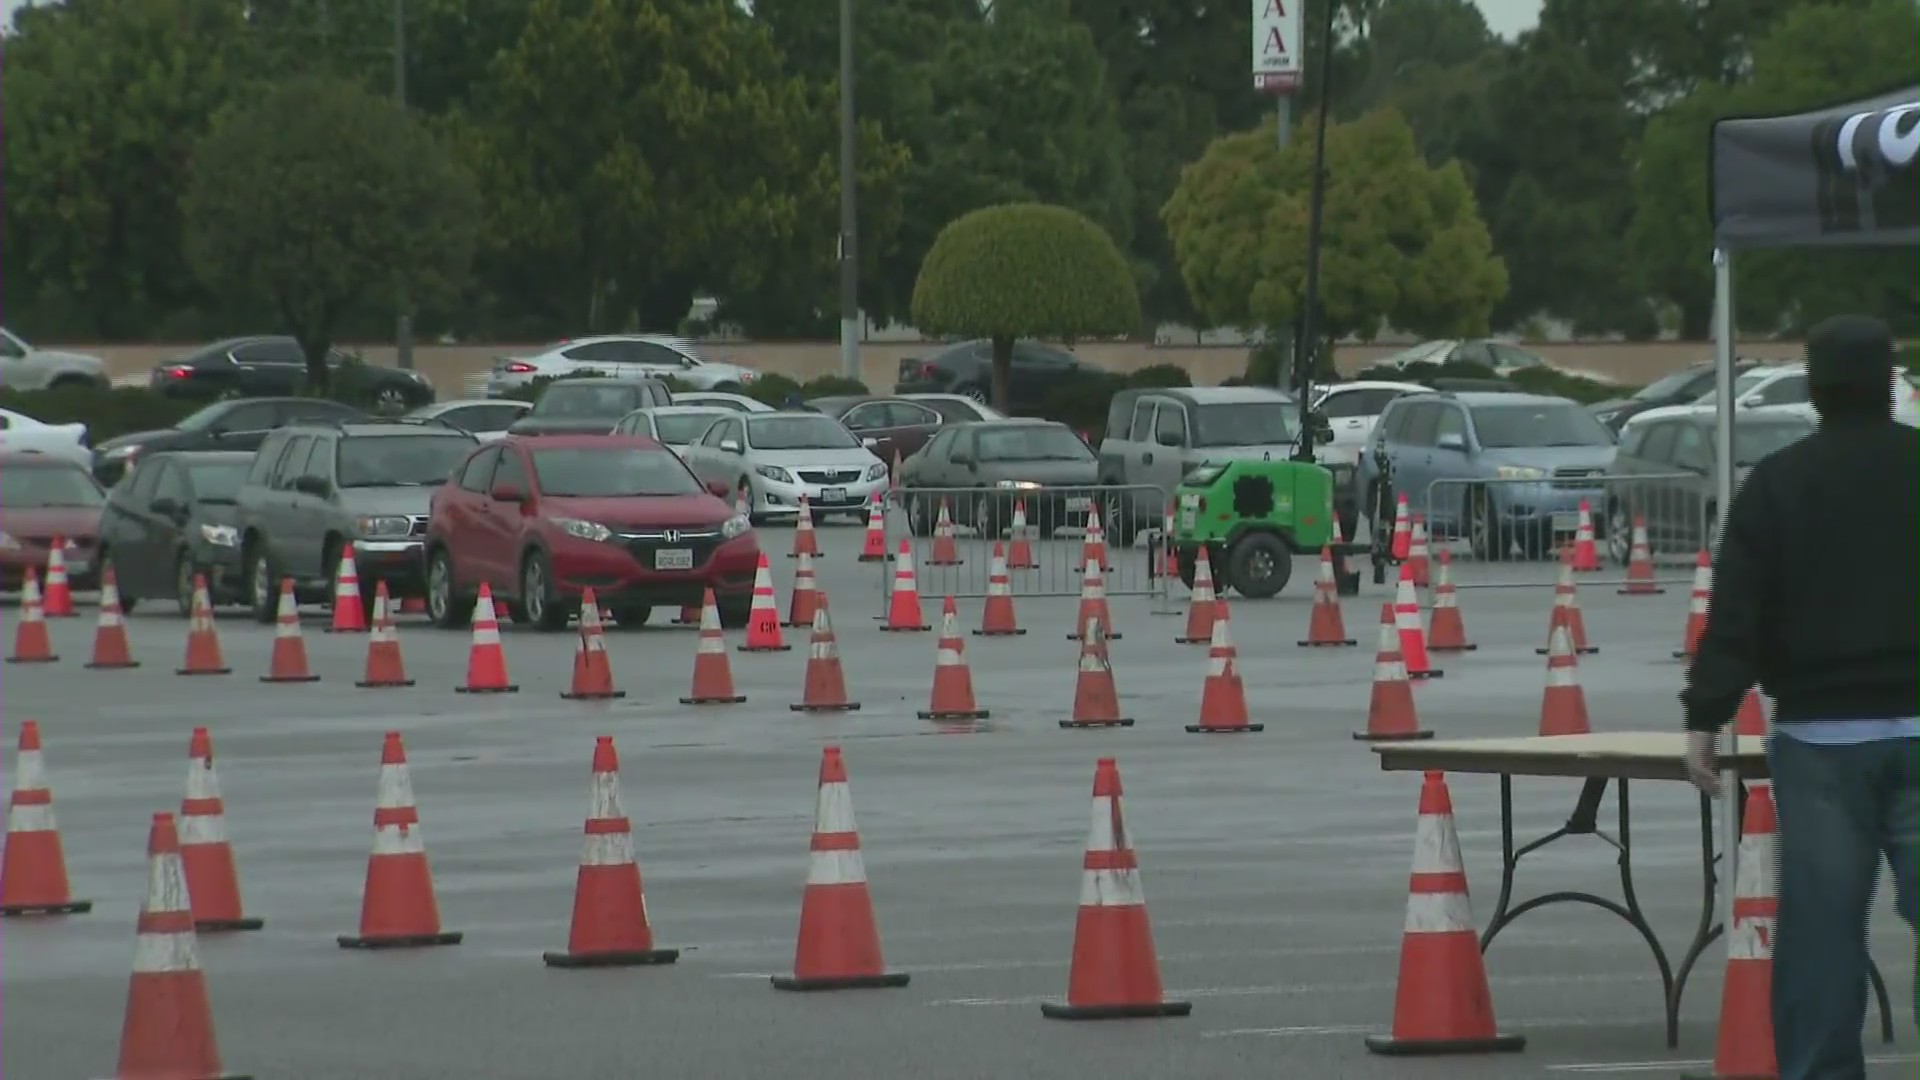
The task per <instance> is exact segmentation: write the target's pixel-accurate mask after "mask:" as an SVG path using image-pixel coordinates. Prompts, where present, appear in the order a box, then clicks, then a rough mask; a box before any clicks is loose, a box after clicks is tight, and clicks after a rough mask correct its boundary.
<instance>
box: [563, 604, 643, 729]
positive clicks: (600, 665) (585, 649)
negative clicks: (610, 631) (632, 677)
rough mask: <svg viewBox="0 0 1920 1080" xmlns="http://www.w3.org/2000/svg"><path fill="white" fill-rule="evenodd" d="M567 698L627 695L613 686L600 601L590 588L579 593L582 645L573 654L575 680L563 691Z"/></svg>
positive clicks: (601, 697)
mask: <svg viewBox="0 0 1920 1080" xmlns="http://www.w3.org/2000/svg"><path fill="white" fill-rule="evenodd" d="M560 696H561V697H563V698H566V699H567V700H568V701H607V700H611V699H613V698H623V697H626V696H627V692H626V691H625V690H615V689H614V688H613V665H612V664H611V663H610V662H608V660H607V631H606V628H605V627H604V626H602V625H601V623H600V601H599V600H598V599H596V598H595V597H594V595H593V590H592V589H591V588H588V589H585V590H583V591H582V593H581V596H580V646H579V648H577V649H576V650H574V654H573V682H572V683H571V684H570V685H569V686H568V688H567V689H566V690H565V691H564V692H562V693H561V695H560Z"/></svg>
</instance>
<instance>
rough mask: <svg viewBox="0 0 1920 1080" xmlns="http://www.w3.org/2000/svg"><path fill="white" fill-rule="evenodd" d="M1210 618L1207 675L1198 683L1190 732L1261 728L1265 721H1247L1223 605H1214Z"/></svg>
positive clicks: (1237, 660) (1243, 690)
mask: <svg viewBox="0 0 1920 1080" xmlns="http://www.w3.org/2000/svg"><path fill="white" fill-rule="evenodd" d="M1218 609H1219V614H1218V617H1216V618H1215V619H1214V620H1213V645H1212V646H1211V647H1210V648H1209V649H1208V650H1207V678H1206V682H1204V683H1202V684H1201V687H1200V722H1199V723H1197V724H1189V725H1187V730H1188V731H1191V732H1206V733H1209V734H1211V733H1214V732H1240V731H1248V732H1252V731H1265V730H1266V729H1267V725H1265V724H1251V723H1248V722H1247V688H1246V686H1245V685H1244V684H1243V683H1241V681H1240V654H1239V652H1238V650H1236V649H1235V648H1234V647H1233V634H1232V632H1231V631H1230V630H1229V628H1228V621H1227V605H1225V604H1220V605H1218Z"/></svg>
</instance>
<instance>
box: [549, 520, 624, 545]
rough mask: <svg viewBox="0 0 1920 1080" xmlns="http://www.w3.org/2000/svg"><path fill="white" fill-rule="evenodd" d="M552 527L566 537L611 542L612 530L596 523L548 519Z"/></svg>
mask: <svg viewBox="0 0 1920 1080" xmlns="http://www.w3.org/2000/svg"><path fill="white" fill-rule="evenodd" d="M547 520H548V521H551V522H553V524H554V527H556V528H558V529H559V530H560V531H561V532H563V533H566V534H567V535H568V536H577V537H579V538H580V539H582V540H611V539H613V530H612V529H609V528H607V527H606V526H605V525H602V524H600V523H599V522H597V521H581V520H580V519H579V518H563V517H556V518H548V519H547Z"/></svg>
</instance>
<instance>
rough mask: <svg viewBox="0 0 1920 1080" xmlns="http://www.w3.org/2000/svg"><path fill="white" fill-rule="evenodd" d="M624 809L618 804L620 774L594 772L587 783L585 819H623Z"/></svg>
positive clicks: (625, 815) (624, 817) (624, 816)
mask: <svg viewBox="0 0 1920 1080" xmlns="http://www.w3.org/2000/svg"><path fill="white" fill-rule="evenodd" d="M626 817H627V814H626V811H625V810H623V809H621V806H620V776H619V774H618V773H610V772H596V773H594V774H593V779H592V780H591V781H590V782H589V783H588V790H587V819H588V820H590V821H614V820H619V821H624V820H626Z"/></svg>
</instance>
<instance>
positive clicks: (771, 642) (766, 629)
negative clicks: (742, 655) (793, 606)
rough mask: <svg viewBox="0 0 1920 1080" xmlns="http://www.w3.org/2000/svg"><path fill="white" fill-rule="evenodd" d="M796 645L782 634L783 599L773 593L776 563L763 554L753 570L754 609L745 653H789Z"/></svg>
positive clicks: (743, 647) (749, 615)
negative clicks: (781, 609) (781, 611)
mask: <svg viewBox="0 0 1920 1080" xmlns="http://www.w3.org/2000/svg"><path fill="white" fill-rule="evenodd" d="M791 648H793V646H791V645H789V644H787V640H786V638H785V637H783V636H782V635H781V633H780V601H779V600H778V599H776V598H775V597H774V595H773V565H772V564H771V563H769V562H767V553H766V552H764V551H763V552H761V553H760V565H759V566H757V567H755V568H754V571H753V609H752V610H751V611H750V612H748V614H747V640H746V641H744V642H742V643H741V644H740V651H741V652H786V651H787V650H789V649H791Z"/></svg>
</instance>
